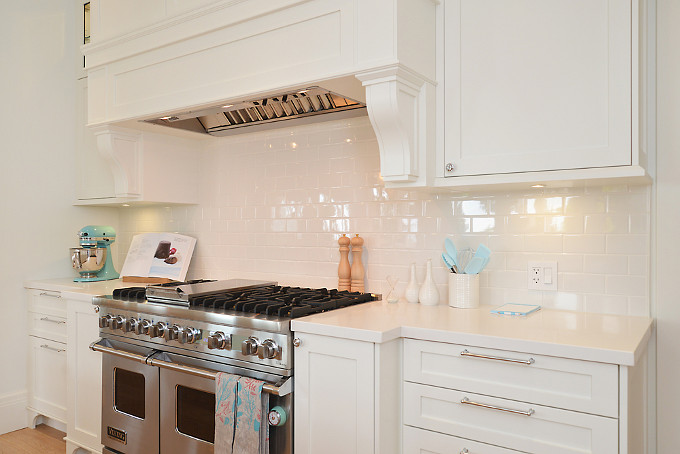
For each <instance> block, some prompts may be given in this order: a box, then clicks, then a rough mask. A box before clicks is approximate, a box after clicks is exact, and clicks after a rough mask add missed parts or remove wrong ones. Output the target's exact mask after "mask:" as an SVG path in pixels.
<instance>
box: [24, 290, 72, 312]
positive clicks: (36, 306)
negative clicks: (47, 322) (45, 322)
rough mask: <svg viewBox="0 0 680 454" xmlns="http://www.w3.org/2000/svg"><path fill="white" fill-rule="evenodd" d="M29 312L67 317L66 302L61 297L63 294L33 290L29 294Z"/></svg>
mask: <svg viewBox="0 0 680 454" xmlns="http://www.w3.org/2000/svg"><path fill="white" fill-rule="evenodd" d="M28 310H29V311H31V312H39V313H42V314H47V315H56V316H58V317H66V301H65V300H64V299H63V298H62V297H61V292H54V291H51V290H38V289H31V290H29V292H28Z"/></svg>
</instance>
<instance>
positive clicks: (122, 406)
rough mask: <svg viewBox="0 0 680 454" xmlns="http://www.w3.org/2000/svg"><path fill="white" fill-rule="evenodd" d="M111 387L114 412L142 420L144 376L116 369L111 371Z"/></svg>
mask: <svg viewBox="0 0 680 454" xmlns="http://www.w3.org/2000/svg"><path fill="white" fill-rule="evenodd" d="M113 386H114V395H113V405H114V408H115V409H116V411H119V412H121V413H125V414H126V415H130V416H134V417H135V418H139V419H144V416H145V415H144V403H145V402H146V399H145V393H144V375H142V374H138V373H137V372H130V371H129V370H125V369H121V368H119V367H116V368H114V370H113Z"/></svg>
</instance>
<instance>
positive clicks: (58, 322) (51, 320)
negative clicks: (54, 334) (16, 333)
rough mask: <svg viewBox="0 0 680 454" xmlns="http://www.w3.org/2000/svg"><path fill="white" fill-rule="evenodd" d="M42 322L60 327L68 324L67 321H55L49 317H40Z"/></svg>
mask: <svg viewBox="0 0 680 454" xmlns="http://www.w3.org/2000/svg"><path fill="white" fill-rule="evenodd" d="M40 321H41V322H50V323H56V324H58V325H63V324H64V323H66V320H53V319H51V318H49V317H40Z"/></svg>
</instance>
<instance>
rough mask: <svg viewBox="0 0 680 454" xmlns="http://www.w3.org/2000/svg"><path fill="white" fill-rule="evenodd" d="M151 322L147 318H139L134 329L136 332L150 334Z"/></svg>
mask: <svg viewBox="0 0 680 454" xmlns="http://www.w3.org/2000/svg"><path fill="white" fill-rule="evenodd" d="M151 326H152V324H151V322H150V321H149V320H146V319H145V320H141V321H140V322H139V323H137V329H136V330H135V331H136V333H137V334H149V335H150V334H151V332H150V330H151Z"/></svg>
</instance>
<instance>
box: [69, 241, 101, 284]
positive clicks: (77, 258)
mask: <svg viewBox="0 0 680 454" xmlns="http://www.w3.org/2000/svg"><path fill="white" fill-rule="evenodd" d="M106 249H107V248H105V247H72V248H70V249H69V251H70V252H71V261H72V262H73V268H74V269H75V270H77V271H78V272H79V273H80V275H81V276H82V277H85V278H90V277H91V278H93V277H96V276H97V273H98V272H100V271H101V270H102V268H104V265H105V264H106Z"/></svg>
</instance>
